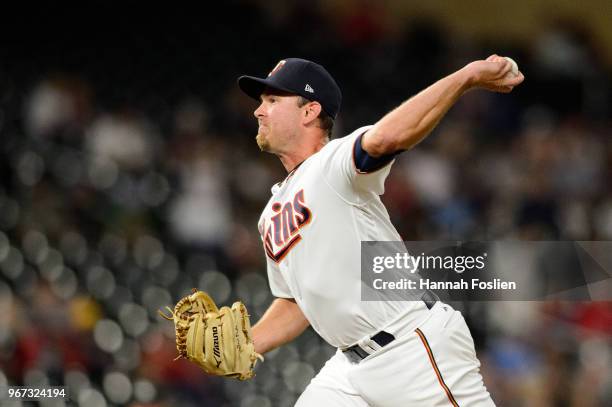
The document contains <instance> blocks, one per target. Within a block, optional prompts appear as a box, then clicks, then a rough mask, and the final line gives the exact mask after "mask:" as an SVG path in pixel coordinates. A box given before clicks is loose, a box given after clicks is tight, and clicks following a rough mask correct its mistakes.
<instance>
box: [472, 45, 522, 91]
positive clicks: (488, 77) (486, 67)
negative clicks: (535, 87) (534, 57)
mask: <svg viewBox="0 0 612 407" xmlns="http://www.w3.org/2000/svg"><path fill="white" fill-rule="evenodd" d="M464 70H465V71H466V72H467V74H468V78H469V87H470V88H483V89H487V90H490V91H493V92H501V93H509V92H511V91H512V89H514V87H515V86H517V85H519V84H520V83H521V82H523V81H524V80H525V77H524V76H523V73H522V72H521V71H519V73H518V75H514V74H512V72H511V70H512V63H511V62H510V61H508V60H507V59H506V58H504V57H500V56H498V55H496V54H493V55H491V56H490V57H488V58H487V59H486V60H481V61H474V62H472V63H470V64H468V65H466V66H465V68H464Z"/></svg>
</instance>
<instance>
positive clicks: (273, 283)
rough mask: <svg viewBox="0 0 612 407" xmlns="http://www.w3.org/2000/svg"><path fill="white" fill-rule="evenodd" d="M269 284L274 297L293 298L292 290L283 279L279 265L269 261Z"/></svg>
mask: <svg viewBox="0 0 612 407" xmlns="http://www.w3.org/2000/svg"><path fill="white" fill-rule="evenodd" d="M268 282H269V284H270V291H271V292H272V295H273V296H275V297H278V298H293V294H291V290H290V289H289V286H288V285H287V282H286V281H285V278H284V277H283V275H282V273H281V271H280V268H279V267H278V264H275V263H273V262H271V261H269V260H268Z"/></svg>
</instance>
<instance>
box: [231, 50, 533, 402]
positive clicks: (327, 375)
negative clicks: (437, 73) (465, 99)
mask: <svg viewBox="0 0 612 407" xmlns="http://www.w3.org/2000/svg"><path fill="white" fill-rule="evenodd" d="M511 70H512V63H511V62H510V61H509V60H508V59H506V58H503V57H499V56H497V55H492V56H490V57H489V58H487V59H486V60H479V61H474V62H472V63H470V64H468V65H466V66H465V67H463V68H462V69H460V70H458V71H456V72H454V73H452V74H451V75H449V76H447V77H445V78H443V79H441V80H439V81H438V82H436V83H435V84H433V85H431V86H430V87H428V88H427V89H425V90H423V91H421V92H420V93H419V94H417V95H415V96H414V97H412V98H410V99H408V100H407V101H405V102H404V103H402V104H401V105H400V106H399V107H397V108H396V109H394V110H392V111H391V112H389V113H388V114H386V115H385V116H384V117H383V118H382V119H380V120H379V121H378V122H377V123H375V124H374V125H371V126H365V127H361V128H359V129H357V130H355V131H354V132H352V133H351V134H349V135H347V136H345V137H342V138H339V139H334V140H331V141H330V135H331V130H332V126H333V121H334V119H335V118H336V116H337V114H338V111H339V109H340V103H341V98H342V96H341V92H340V89H339V87H338V85H337V84H336V82H335V80H334V79H333V78H332V76H331V75H330V74H329V73H328V72H327V71H326V70H325V69H324V68H323V67H322V66H321V65H318V64H316V63H314V62H311V61H307V60H304V59H298V58H288V59H284V60H282V61H280V62H279V63H278V64H277V65H276V66H275V67H274V69H273V70H272V71H271V72H270V73H269V74H268V76H267V77H266V78H257V77H252V76H241V77H240V78H239V79H238V85H239V87H240V88H241V89H242V91H244V92H245V93H246V94H247V95H249V96H251V97H253V98H255V99H256V100H258V101H260V105H259V107H258V108H257V109H256V110H255V112H254V115H255V117H256V118H257V121H258V123H259V130H258V134H257V144H258V145H259V147H260V149H261V150H262V151H266V152H269V153H272V154H275V155H276V156H278V158H279V159H280V160H281V162H282V164H283V166H284V167H285V169H286V170H287V172H288V174H287V177H286V178H285V179H284V180H283V181H281V182H279V183H278V184H276V185H274V186H273V188H272V197H271V199H270V201H269V202H268V204H267V205H266V207H265V209H264V211H263V213H262V215H261V218H260V221H259V231H260V233H261V238H262V240H263V247H264V250H265V254H266V257H267V269H268V278H269V282H270V288H271V291H272V294H273V295H274V296H275V297H276V299H275V300H274V301H273V302H272V304H271V305H270V307H269V308H268V310H267V311H266V312H265V314H264V315H263V317H262V318H261V319H260V320H259V321H258V322H257V324H255V326H254V327H253V331H252V332H253V341H254V345H255V351H256V352H258V353H261V354H263V353H265V352H268V351H270V350H272V349H274V348H276V347H278V346H281V345H283V344H285V343H287V342H289V341H291V340H293V339H294V338H296V337H297V336H298V335H300V334H301V333H302V332H303V331H304V330H305V329H306V328H307V327H308V326H309V325H310V326H312V327H313V329H314V330H315V331H316V332H317V333H318V334H319V335H320V336H321V337H322V338H323V339H324V340H325V341H327V342H328V343H330V344H331V345H332V346H334V347H337V348H338V351H337V352H336V354H335V355H334V356H333V357H332V358H331V359H330V360H329V361H327V363H326V364H325V366H324V367H323V368H322V369H321V371H320V372H319V373H318V374H317V375H316V377H315V378H314V379H313V380H312V381H311V383H310V384H309V385H308V387H307V388H306V390H305V391H304V393H303V394H302V395H301V397H300V398H299V400H298V401H297V404H296V405H297V406H299V407H304V406H309V407H310V406H347V407H348V406H351V407H353V406H354V407H357V406H380V407H386V406H402V407H404V406H427V407H432V406H492V405H494V404H493V401H492V400H491V397H490V395H489V393H488V392H487V390H486V388H485V386H484V384H483V380H482V377H481V375H480V373H479V366H480V363H479V361H478V359H477V358H476V353H475V350H474V343H473V340H472V337H471V335H470V332H469V329H468V327H467V325H466V323H465V320H464V319H463V316H462V315H461V314H460V313H459V312H458V311H455V310H453V309H452V308H451V307H450V306H449V305H447V304H445V303H443V302H441V301H439V300H438V299H437V297H436V296H435V295H433V293H431V292H424V293H423V295H422V298H421V300H419V301H375V302H363V301H361V300H360V293H361V291H360V290H361V280H360V250H361V249H360V247H361V246H360V243H361V241H401V238H400V236H399V234H398V233H397V231H396V230H395V228H394V227H393V225H392V224H391V222H390V220H389V216H388V214H387V211H386V209H385V207H384V206H383V204H382V202H381V200H380V198H379V196H380V195H382V194H383V192H384V181H385V178H386V177H387V175H388V174H389V171H390V169H391V165H392V163H393V161H394V157H396V156H397V154H399V153H401V152H403V151H406V150H409V149H410V148H412V147H413V146H415V145H416V144H417V143H419V142H420V141H421V140H422V139H423V138H424V137H426V136H427V135H428V134H429V133H430V132H431V130H432V129H433V128H434V127H435V126H436V125H437V123H438V122H439V121H440V119H442V117H443V116H444V114H445V113H446V112H447V111H448V109H449V108H450V107H451V106H452V105H453V104H454V103H455V102H456V101H457V100H458V99H459V98H460V97H461V95H463V94H464V93H465V92H467V91H468V90H470V89H474V88H484V89H488V90H491V91H495V92H503V93H507V92H510V91H511V90H512V89H513V88H514V87H515V86H517V85H518V84H520V83H521V82H522V81H523V79H524V77H523V74H522V73H520V72H518V73H517V72H514V73H513V72H511Z"/></svg>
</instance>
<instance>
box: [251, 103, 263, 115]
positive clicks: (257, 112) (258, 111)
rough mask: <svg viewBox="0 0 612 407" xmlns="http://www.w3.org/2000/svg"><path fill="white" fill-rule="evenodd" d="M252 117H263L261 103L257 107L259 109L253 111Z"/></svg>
mask: <svg viewBox="0 0 612 407" xmlns="http://www.w3.org/2000/svg"><path fill="white" fill-rule="evenodd" d="M253 115H254V116H255V117H257V118H259V117H261V116H263V115H264V109H263V103H261V104H260V105H259V107H257V109H255V111H254V112H253Z"/></svg>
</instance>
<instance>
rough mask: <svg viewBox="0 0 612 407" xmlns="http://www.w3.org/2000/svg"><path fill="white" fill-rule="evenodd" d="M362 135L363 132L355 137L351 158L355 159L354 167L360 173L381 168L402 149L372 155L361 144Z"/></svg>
mask: <svg viewBox="0 0 612 407" xmlns="http://www.w3.org/2000/svg"><path fill="white" fill-rule="evenodd" d="M364 134H365V133H364ZM362 137H363V134H361V135H360V136H359V137H357V139H356V140H355V145H354V146H353V159H354V160H355V167H356V168H357V171H359V172H360V173H369V172H374V171H376V170H379V169H381V168H382V167H384V166H385V165H387V164H389V163H390V162H391V161H392V160H393V159H394V158H395V156H397V155H398V154H400V153H401V152H402V151H403V150H400V151H397V152H395V153H391V154H386V155H383V156H380V157H372V156H371V155H370V154H368V152H367V151H365V150H364V149H363V147H362V146H361V138H362Z"/></svg>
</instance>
